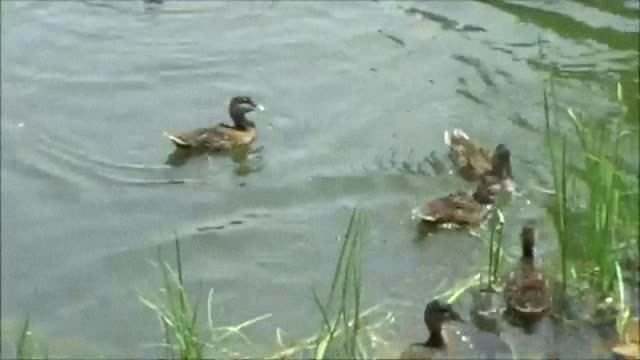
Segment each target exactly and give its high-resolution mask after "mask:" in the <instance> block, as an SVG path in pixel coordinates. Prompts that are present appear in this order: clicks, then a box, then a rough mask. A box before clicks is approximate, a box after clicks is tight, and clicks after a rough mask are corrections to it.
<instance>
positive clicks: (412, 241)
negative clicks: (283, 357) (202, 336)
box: [1, 1, 638, 357]
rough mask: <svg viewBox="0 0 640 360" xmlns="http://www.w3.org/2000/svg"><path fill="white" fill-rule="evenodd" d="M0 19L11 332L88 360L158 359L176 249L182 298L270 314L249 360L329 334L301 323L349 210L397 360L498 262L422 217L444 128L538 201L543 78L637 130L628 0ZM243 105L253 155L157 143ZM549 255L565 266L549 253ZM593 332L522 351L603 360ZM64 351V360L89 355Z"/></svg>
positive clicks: (28, 12)
mask: <svg viewBox="0 0 640 360" xmlns="http://www.w3.org/2000/svg"><path fill="white" fill-rule="evenodd" d="M1 6H2V9H1V11H2V15H3V17H2V23H3V24H2V55H1V56H2V57H1V59H2V67H1V69H2V95H3V96H2V107H1V111H2V185H3V191H2V202H1V204H2V240H3V241H2V273H3V277H2V279H3V281H2V285H1V286H2V289H1V290H2V291H1V293H2V315H3V318H2V320H3V325H4V324H5V323H6V322H7V321H14V322H15V321H19V319H21V318H22V316H23V315H22V314H26V313H29V314H30V316H31V319H32V324H33V326H34V327H35V330H36V331H38V330H40V331H41V332H43V333H45V334H47V335H48V336H47V340H48V341H50V342H52V343H55V342H56V341H60V342H64V339H69V338H71V339H81V341H82V342H84V343H91V344H97V345H96V346H95V347H94V348H96V349H98V348H99V349H101V354H102V355H95V356H105V357H132V356H135V357H140V356H144V357H153V356H154V354H155V353H154V350H150V349H149V348H147V347H144V344H149V343H155V342H157V340H158V339H159V337H160V334H159V331H160V329H159V328H158V324H157V322H156V319H154V318H153V314H150V313H149V312H148V311H147V309H145V308H144V306H142V305H141V304H140V303H139V302H138V300H137V296H138V295H139V294H140V293H141V292H142V293H146V292H147V291H151V290H153V289H155V288H157V287H158V286H159V284H158V283H157V282H155V280H157V279H156V269H154V268H153V267H150V266H148V260H149V259H154V258H155V256H156V249H157V247H158V246H160V247H167V248H168V249H170V248H172V246H173V244H172V241H173V234H174V232H178V233H179V234H180V236H181V239H183V259H184V262H183V265H184V269H183V270H184V272H185V279H186V284H187V287H188V288H189V289H190V290H191V289H193V290H194V294H198V293H197V292H196V291H195V290H197V289H198V288H200V287H201V288H205V289H208V288H210V287H214V288H215V289H216V294H217V297H216V303H215V304H214V305H215V314H214V315H215V317H216V319H217V320H218V321H220V322H221V323H241V322H242V321H244V320H246V319H247V318H249V317H251V315H252V314H256V313H258V314H260V313H272V314H273V318H272V319H270V320H268V321H265V322H263V323H261V324H260V325H257V326H256V327H254V328H251V329H247V336H248V337H250V338H251V339H252V340H253V342H254V346H255V347H256V350H255V351H256V354H258V353H259V350H265V349H273V344H274V340H273V331H274V329H275V328H276V327H277V326H280V327H282V328H284V329H285V330H286V331H287V333H289V334H291V336H292V337H298V336H303V335H306V334H309V333H311V332H312V331H314V330H316V329H317V324H318V323H319V321H320V318H311V319H309V317H310V316H309V314H308V312H309V309H310V307H312V306H313V300H312V298H311V297H310V292H309V286H310V284H317V283H326V282H327V281H329V280H328V278H329V277H330V274H331V273H332V271H333V268H334V264H335V261H336V259H335V254H336V252H337V246H338V244H337V243H336V242H335V241H334V240H335V236H336V235H338V234H340V233H341V232H342V231H343V229H344V226H345V224H344V222H345V221H346V219H347V216H348V215H346V214H347V213H348V212H347V209H348V208H349V207H351V206H354V205H356V204H357V205H359V206H361V207H363V208H364V209H365V210H366V211H367V212H368V213H369V215H370V218H371V221H370V223H371V224H372V225H371V229H370V230H371V231H370V237H369V239H368V244H367V263H366V270H367V271H366V276H365V289H367V301H368V302H369V303H383V302H384V303H388V304H391V305H389V306H390V307H391V309H390V310H391V311H393V312H394V315H395V316H396V318H397V320H396V322H395V324H397V325H398V328H399V329H395V330H397V331H396V335H395V337H394V338H393V339H391V341H392V342H393V343H399V344H404V343H405V342H406V341H405V340H407V339H414V338H420V337H421V336H423V335H420V336H415V335H416V334H423V332H424V330H423V329H422V328H421V326H422V324H421V323H420V316H416V314H418V315H419V313H420V311H421V310H420V308H422V307H423V306H424V302H425V300H426V299H428V298H430V297H431V296H434V295H435V294H436V293H437V292H438V291H442V289H443V288H447V287H449V286H451V285H452V284H454V283H456V282H457V281H459V280H460V279H463V278H466V277H468V276H469V275H471V274H474V273H476V272H478V271H480V270H479V269H481V268H483V267H484V265H485V264H484V259H485V254H486V251H485V247H484V244H483V243H482V242H481V241H479V240H478V239H477V238H474V237H472V236H469V235H468V233H467V232H464V231H452V230H442V231H436V232H424V231H423V230H424V229H422V228H421V227H420V225H418V224H417V222H416V221H415V220H412V219H411V209H412V208H414V207H415V206H417V205H418V204H420V203H421V202H422V201H423V200H425V199H428V198H433V197H436V196H440V195H442V194H446V193H450V192H452V191H455V190H457V189H459V188H463V187H464V186H465V185H464V183H463V182H462V181H461V180H460V179H458V178H457V177H456V176H455V175H453V174H451V167H450V164H449V162H448V160H447V159H446V155H445V153H446V147H445V145H444V143H443V140H442V134H443V132H444V130H445V129H450V128H455V127H460V128H462V129H464V130H465V132H467V133H469V134H470V135H471V136H473V137H474V138H476V139H477V140H478V141H479V142H481V143H483V144H496V143H501V142H504V143H506V144H508V145H509V146H510V148H512V152H513V167H514V169H513V170H514V173H515V175H516V177H520V178H522V179H525V181H523V186H524V187H525V189H523V190H524V192H525V193H526V194H529V193H528V192H527V189H528V188H527V186H528V182H527V181H528V180H530V181H531V182H533V183H535V185H537V186H539V187H544V188H549V187H550V184H551V179H550V174H548V171H547V170H546V169H547V168H548V164H547V163H546V160H545V156H544V154H543V152H542V151H541V149H542V146H543V136H542V134H543V133H542V131H543V130H544V120H543V115H542V111H541V109H542V108H541V106H542V96H541V94H542V80H543V79H544V78H546V76H547V75H548V73H550V72H551V73H553V74H555V75H556V76H557V78H558V81H557V82H556V86H557V89H556V90H557V93H558V99H557V101H558V104H559V105H561V106H571V107H572V108H574V109H582V110H584V111H588V112H589V113H592V114H594V115H596V116H602V117H603V118H610V117H616V118H619V117H622V118H624V119H625V120H626V121H628V122H629V123H636V122H637V118H638V104H637V101H634V99H637V91H638V90H637V88H638V86H637V85H638V74H637V68H638V60H637V59H638V50H637V49H638V29H637V21H636V15H637V14H636V12H637V4H634V3H633V2H620V1H616V2H588V3H587V2H576V1H564V2H562V3H553V2H509V1H491V2H485V1H479V2H464V3H459V2H456V3H455V4H454V3H453V2H449V1H432V2H429V4H428V6H427V5H426V4H425V3H424V2H420V1H417V2H405V1H403V2H392V1H381V2H340V3H338V2H255V1H246V2H240V1H233V2H221V1H211V2H202V1H194V2H186V1H144V2H112V1H82V2H72V1H69V2H46V1H2V2H1ZM617 81H620V82H621V84H622V86H623V90H624V92H625V94H629V96H628V98H626V103H625V104H626V107H627V109H626V111H622V110H621V109H619V106H618V105H617V103H616V101H615V86H616V83H617ZM239 93H247V94H252V96H253V95H254V94H255V96H256V97H257V98H260V99H264V101H265V103H268V104H269V108H270V111H269V112H268V113H264V115H262V116H261V118H260V119H256V121H255V122H256V128H257V131H258V138H257V140H256V143H255V144H254V145H252V146H251V148H250V149H242V150H239V151H235V152H232V153H230V154H225V155H210V154H209V155H204V154H198V155H196V156H192V155H193V154H187V153H180V152H179V151H175V147H174V146H173V145H172V144H171V143H170V142H167V141H166V139H164V138H162V137H161V136H160V134H161V132H162V129H166V128H170V127H174V126H175V127H180V128H182V127H184V128H193V127H197V126H199V125H201V124H202V123H204V122H206V121H208V120H210V116H211V117H213V116H215V117H216V118H226V111H225V110H226V109H223V108H219V106H217V105H215V104H218V103H220V101H221V99H226V98H229V97H231V96H233V95H236V94H239ZM487 146H489V145H487ZM265 149H266V150H265ZM630 153H632V152H630ZM632 160H633V159H632ZM636 163H637V162H636ZM636 163H634V162H633V161H631V165H629V166H630V167H634V166H635V167H637V164H636ZM534 193H536V192H534ZM527 196H528V195H527ZM526 200H527V201H525V199H520V200H518V201H516V202H515V203H514V204H512V205H511V206H510V207H509V208H508V209H507V218H508V221H507V225H506V228H505V242H506V249H507V252H508V253H509V254H510V253H511V251H512V250H513V253H517V251H516V250H517V249H518V247H517V240H516V239H517V236H515V234H516V233H517V231H518V230H517V229H518V228H519V227H520V224H521V221H522V220H523V219H528V218H531V217H534V218H539V219H544V211H543V210H542V209H541V206H542V205H543V204H544V201H546V200H547V199H546V198H545V199H538V198H536V197H534V196H532V197H531V199H529V198H527V199H526ZM528 200H531V203H529V202H528ZM542 223H543V224H544V225H543V226H542V231H543V232H547V233H549V234H550V235H549V237H550V238H552V237H551V236H552V235H551V234H552V231H551V226H550V224H549V223H548V222H545V221H543V222H542ZM427 234H428V236H426V235H427ZM540 253H541V255H542V256H543V257H544V256H546V258H548V259H554V258H555V254H556V252H555V242H554V241H546V242H544V243H543V244H541V249H540ZM509 254H508V255H509ZM265 264H267V265H265ZM549 265H550V266H552V265H553V261H552V260H549ZM195 296H196V300H200V301H201V302H202V301H205V300H206V299H203V296H200V295H195ZM398 304H409V305H406V306H401V305H398ZM462 306H463V307H464V308H465V309H470V308H471V304H470V303H469V302H468V301H467V302H466V303H463V305H462ZM416 309H417V310H416ZM316 315H317V314H314V315H313V316H316ZM275 319H277V320H275ZM300 319H308V321H300ZM316 320H317V321H316ZM123 321H124V322H126V323H127V324H128V326H127V327H125V328H123V327H122V323H123ZM414 324H415V327H414ZM554 331H556V330H554ZM581 331H584V332H585V333H584V334H583V333H575V332H571V331H566V332H565V333H563V335H562V336H556V334H553V331H551V330H544V329H543V330H542V333H541V335H537V336H540V337H541V338H542V340H539V341H538V340H535V341H534V340H531V339H532V338H531V337H525V336H524V335H522V337H521V338H520V337H518V336H520V335H521V334H520V333H518V332H515V333H516V334H517V336H515V335H514V336H515V337H514V338H515V339H516V340H518V339H520V340H521V341H522V342H523V343H525V344H527V341H529V343H530V345H527V348H526V351H525V352H524V353H526V354H541V353H544V352H545V351H546V350H547V347H548V344H547V343H545V341H552V340H553V341H554V342H555V343H558V342H559V341H560V339H562V341H565V343H566V344H569V345H566V346H564V347H562V348H560V349H558V350H557V351H558V354H560V355H561V356H565V355H566V356H569V355H575V354H578V353H579V354H580V355H581V356H582V355H584V356H592V357H593V356H596V355H595V354H601V352H597V351H591V350H589V351H588V350H586V349H587V348H589V346H585V344H589V343H590V341H591V340H592V339H594V338H596V336H595V335H593V334H591V333H590V332H588V331H587V330H581ZM550 334H552V335H550ZM472 335H473V334H471V335H470V336H472ZM549 339H551V340H549ZM512 340H513V339H512ZM516 340H514V341H516ZM520 340H518V341H520ZM530 340H531V341H530ZM2 341H3V344H5V339H4V338H3V339H2ZM52 347H53V348H54V349H55V351H52V352H51V353H50V356H51V357H60V356H63V355H64V356H70V357H84V356H90V355H91V356H93V355H94V354H93V353H91V352H90V351H89V350H87V349H78V348H76V347H74V346H68V348H66V349H62V348H61V347H60V346H52ZM102 349H104V351H102Z"/></svg>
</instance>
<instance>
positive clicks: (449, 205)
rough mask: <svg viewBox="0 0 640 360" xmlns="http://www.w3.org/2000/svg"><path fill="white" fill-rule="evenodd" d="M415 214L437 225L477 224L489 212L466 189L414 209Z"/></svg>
mask: <svg viewBox="0 0 640 360" xmlns="http://www.w3.org/2000/svg"><path fill="white" fill-rule="evenodd" d="M413 214H414V216H416V217H418V218H420V219H422V220H423V221H425V222H428V223H433V224H437V225H443V224H451V225H457V226H473V227H474V226H477V225H479V224H480V222H482V220H483V219H484V217H485V216H486V214H487V211H486V208H485V207H484V206H483V205H482V204H480V203H478V202H477V201H476V200H474V199H473V197H472V196H471V195H469V194H468V193H466V192H464V191H458V192H456V193H451V194H449V195H447V196H443V197H440V198H437V199H434V200H431V201H428V202H427V203H426V204H424V205H423V206H422V207H419V208H415V209H413Z"/></svg>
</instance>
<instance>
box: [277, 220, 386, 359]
mask: <svg viewBox="0 0 640 360" xmlns="http://www.w3.org/2000/svg"><path fill="white" fill-rule="evenodd" d="M365 230H366V216H365V214H364V213H362V212H361V211H360V210H358V209H354V210H353V212H352V213H351V217H350V219H349V223H348V225H347V229H346V232H345V234H344V236H342V237H341V240H342V247H341V249H340V253H339V256H338V262H337V264H336V268H335V271H334V274H333V280H332V282H331V286H330V288H329V294H328V296H327V299H326V300H325V301H324V302H323V301H321V299H320V296H319V295H318V293H317V292H316V291H315V289H314V290H312V293H313V298H314V301H315V304H316V306H317V308H318V312H319V313H320V314H321V315H322V321H321V323H320V328H319V330H318V331H317V333H316V334H314V335H313V336H310V337H308V338H306V339H302V340H300V341H297V342H296V343H295V344H294V345H289V346H285V345H284V344H283V341H282V340H281V339H280V335H279V334H280V333H278V343H279V344H281V346H282V347H283V348H284V349H283V350H281V351H279V352H277V353H276V354H274V355H272V356H271V357H272V358H282V357H291V356H294V355H297V356H299V357H303V358H315V359H368V358H372V357H373V353H372V351H373V350H372V347H373V346H374V345H375V344H376V342H377V341H382V342H383V340H382V338H381V336H379V334H376V332H377V329H379V328H381V327H382V326H383V325H384V324H386V323H388V322H389V321H390V320H391V318H392V317H391V315H390V313H387V314H386V316H384V317H383V318H382V319H378V320H376V319H377V318H376V315H377V314H379V313H380V311H379V310H380V308H381V307H380V306H379V305H376V306H373V307H369V308H367V309H364V308H363V307H362V302H363V300H362V298H363V296H362V281H363V279H362V249H363V246H364V241H365Z"/></svg>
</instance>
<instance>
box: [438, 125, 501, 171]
mask: <svg viewBox="0 0 640 360" xmlns="http://www.w3.org/2000/svg"><path fill="white" fill-rule="evenodd" d="M444 142H445V144H447V146H449V158H450V159H451V161H452V162H453V164H454V165H455V166H456V167H457V168H458V173H459V174H460V175H461V176H462V177H463V178H464V179H465V180H467V181H476V180H478V179H479V177H480V176H481V175H483V174H485V173H487V172H489V171H491V168H492V166H491V165H492V162H491V155H490V154H489V152H488V151H487V150H485V149H484V148H483V147H482V146H480V145H478V144H476V143H474V142H473V141H471V140H470V139H469V136H468V135H467V134H466V133H465V132H464V131H462V130H460V129H453V130H451V132H449V131H448V130H447V131H445V132H444Z"/></svg>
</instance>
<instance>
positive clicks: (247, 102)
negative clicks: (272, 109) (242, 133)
mask: <svg viewBox="0 0 640 360" xmlns="http://www.w3.org/2000/svg"><path fill="white" fill-rule="evenodd" d="M263 109H264V107H263V106H262V105H260V104H257V103H256V102H255V101H253V99H251V97H249V96H234V97H233V98H232V99H231V101H230V102H229V115H230V116H231V118H232V119H233V121H235V122H236V123H238V122H241V121H242V120H244V115H245V114H246V113H250V112H252V111H256V110H263Z"/></svg>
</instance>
